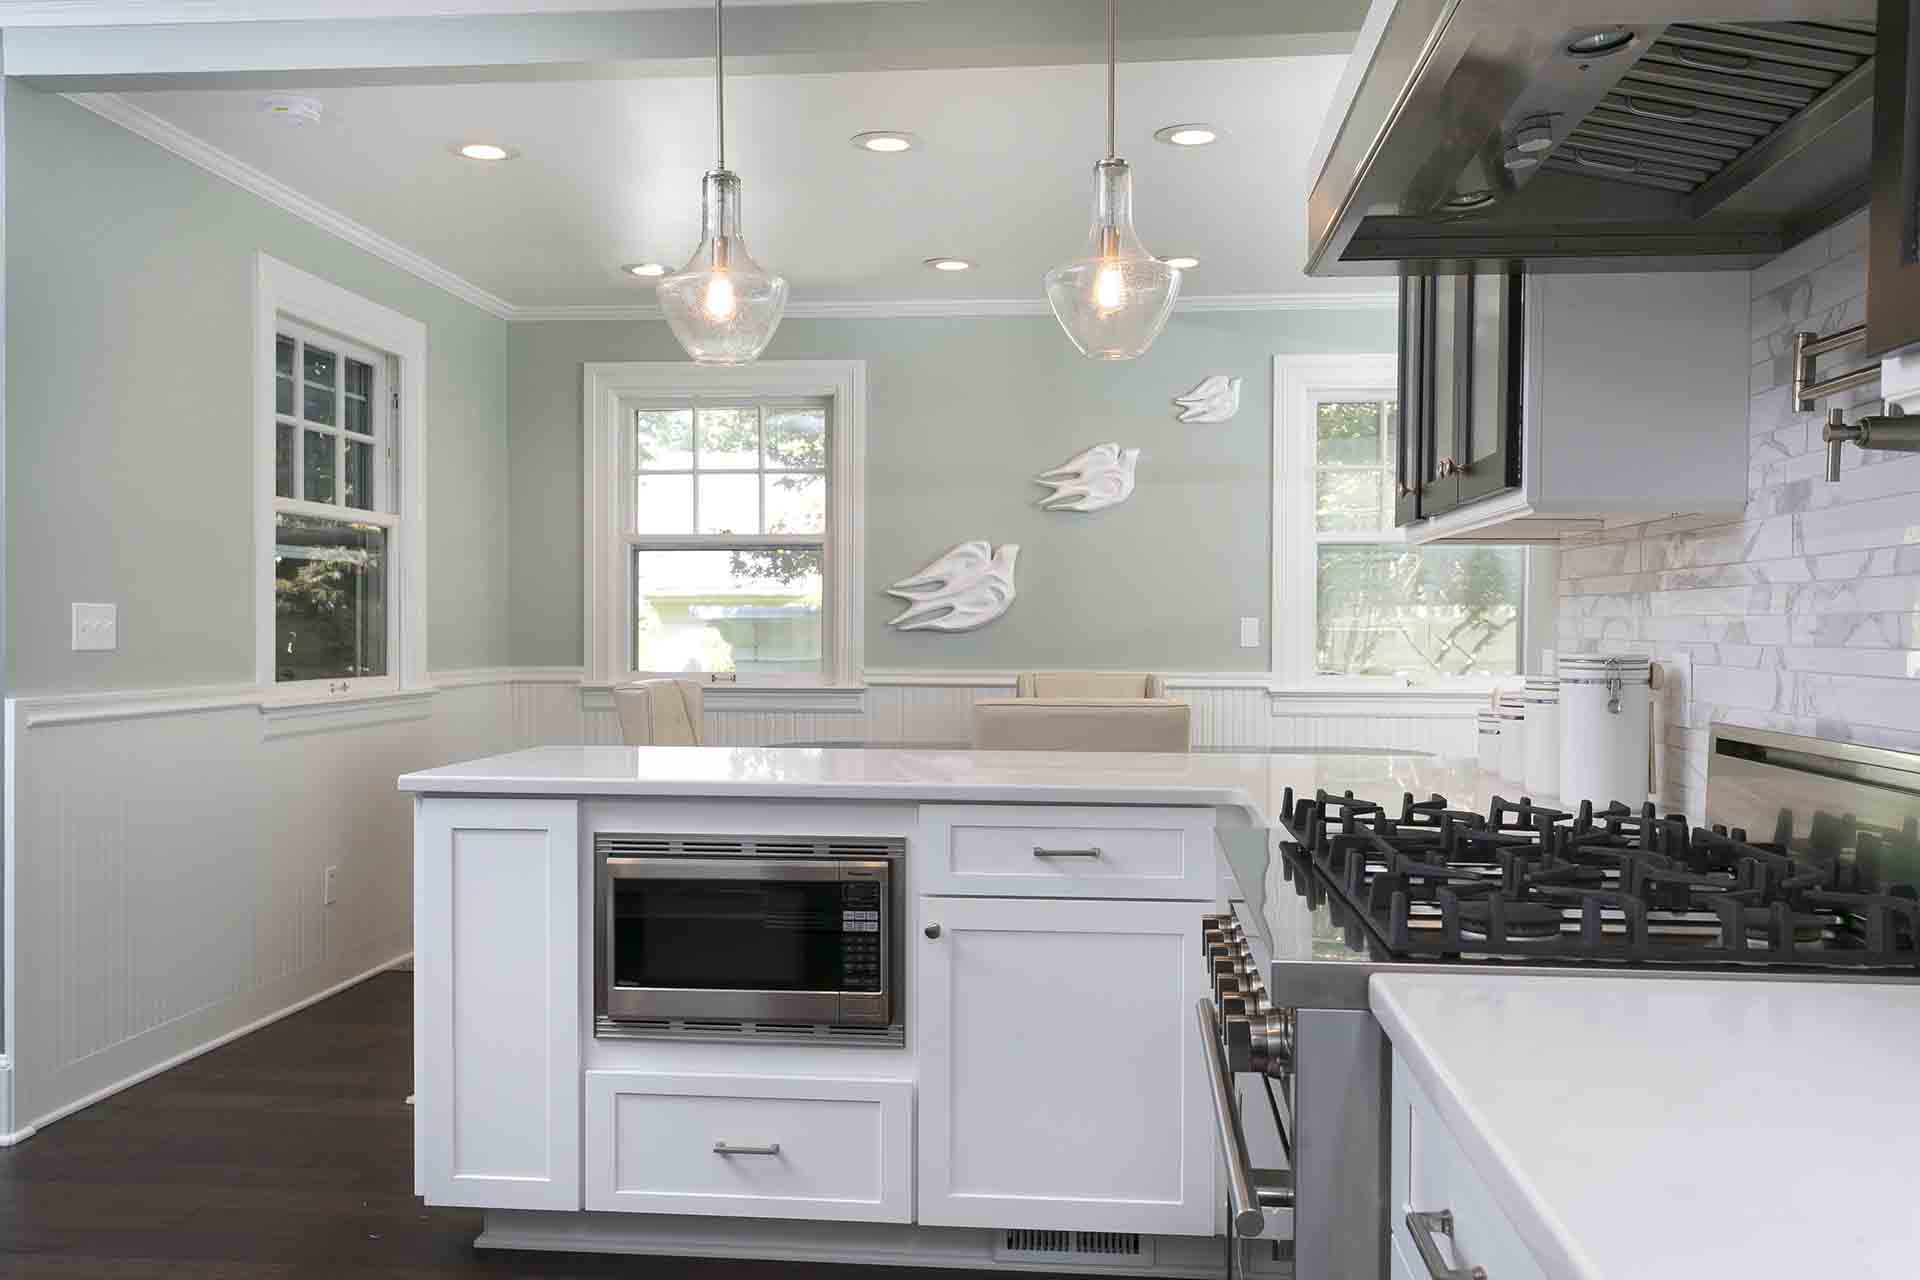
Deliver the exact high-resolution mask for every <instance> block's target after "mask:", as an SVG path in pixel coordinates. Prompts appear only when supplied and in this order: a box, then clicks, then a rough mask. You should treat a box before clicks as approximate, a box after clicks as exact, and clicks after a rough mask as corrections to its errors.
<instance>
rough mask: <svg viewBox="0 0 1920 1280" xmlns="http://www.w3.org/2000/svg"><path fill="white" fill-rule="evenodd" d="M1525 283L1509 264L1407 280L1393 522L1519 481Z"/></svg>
mask: <svg viewBox="0 0 1920 1280" xmlns="http://www.w3.org/2000/svg"><path fill="white" fill-rule="evenodd" d="M1521 286H1522V278H1521V276H1520V273H1519V272H1518V271H1516V270H1512V269H1510V268H1509V267H1508V266H1507V265H1506V264H1498V265H1493V266H1488V267H1485V268H1482V269H1480V270H1478V271H1476V272H1474V273H1472V274H1470V275H1448V276H1408V277H1406V278H1404V279H1402V281H1401V284H1400V434H1399V438H1398V440H1397V441H1396V444H1395V455H1396V462H1397V470H1398V477H1397V479H1398V484H1397V485H1396V486H1395V495H1396V501H1395V504H1394V523H1395V524H1397V525H1408V524H1412V523H1413V522H1414V521H1416V520H1423V519H1432V518H1433V517H1435V516H1440V515H1445V514H1446V513H1448V512H1450V511H1453V510H1455V509H1457V508H1458V507H1460V506H1463V505H1464V504H1466V503H1469V502H1476V501H1479V500H1480V499H1482V498H1486V497H1489V496H1492V495H1493V494H1496V493H1500V492H1503V491H1505V490H1507V489H1511V488H1513V487H1514V486H1516V485H1518V484H1519V483H1520V474H1519V468H1520V431H1521V406H1522V403H1523V399H1524V397H1523V394H1522V392H1523V387H1522V377H1521V374H1522V367H1523V363H1524V362H1523V360H1522V351H1523V343H1524V340H1525V329H1524V326H1523V325H1522V323H1521V315H1520V308H1521V299H1522V292H1523V291H1522V287H1521Z"/></svg>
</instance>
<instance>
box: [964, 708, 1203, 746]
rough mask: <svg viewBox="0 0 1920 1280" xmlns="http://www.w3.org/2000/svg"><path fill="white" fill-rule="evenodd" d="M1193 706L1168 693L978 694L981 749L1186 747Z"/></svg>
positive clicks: (976, 734) (976, 739)
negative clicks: (1127, 695)
mask: <svg viewBox="0 0 1920 1280" xmlns="http://www.w3.org/2000/svg"><path fill="white" fill-rule="evenodd" d="M1192 716H1193V709H1192V708H1191V707H1189V706H1188V705H1187V704H1186V703H1184V702H1177V701H1175V700H1174V699H1172V698H982V699H981V700H980V701H978V702H976V703H974V704H973V745H974V746H975V747H976V748H978V749H980V750H982V751H1187V750H1189V749H1191V742H1192V732H1193V730H1192Z"/></svg>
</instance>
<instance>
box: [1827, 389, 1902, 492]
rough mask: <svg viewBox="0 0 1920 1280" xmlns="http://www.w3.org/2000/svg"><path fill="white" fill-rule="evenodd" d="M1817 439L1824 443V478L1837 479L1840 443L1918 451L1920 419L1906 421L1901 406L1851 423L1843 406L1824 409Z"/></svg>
mask: <svg viewBox="0 0 1920 1280" xmlns="http://www.w3.org/2000/svg"><path fill="white" fill-rule="evenodd" d="M1820 438H1821V439H1822V440H1824V441H1826V443H1827V480H1828V481H1829V482H1837V481H1838V480H1839V479H1840V446H1841V445H1843V444H1845V443H1846V442H1847V441H1849V440H1851V441H1853V443H1854V444H1856V445H1858V446H1859V447H1860V448H1862V449H1889V450H1893V451H1896V452H1899V453H1920V418H1915V419H1914V420H1913V421H1911V422H1909V421H1907V419H1906V417H1905V415H1904V414H1903V413H1902V411H1901V409H1900V406H1898V405H1893V406H1891V412H1889V413H1885V414H1871V415H1869V416H1867V417H1864V418H1862V419H1860V420H1859V421H1858V422H1856V423H1854V424H1853V425H1852V426H1848V425H1847V415H1846V410H1844V409H1829V410H1827V424H1826V426H1825V427H1823V428H1821V431H1820Z"/></svg>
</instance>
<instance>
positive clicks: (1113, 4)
mask: <svg viewBox="0 0 1920 1280" xmlns="http://www.w3.org/2000/svg"><path fill="white" fill-rule="evenodd" d="M715 3H718V0H715ZM1119 7H1120V0H1107V159H1109V160H1111V159H1113V158H1114V151H1115V145H1114V140H1113V139H1114V128H1113V97H1114V94H1113V68H1114V63H1115V62H1116V61H1117V60H1118V59H1117V56H1116V46H1115V43H1114V28H1115V27H1116V26H1117V25H1118V24H1119V18H1118V16H1117V11H1118V10H1119Z"/></svg>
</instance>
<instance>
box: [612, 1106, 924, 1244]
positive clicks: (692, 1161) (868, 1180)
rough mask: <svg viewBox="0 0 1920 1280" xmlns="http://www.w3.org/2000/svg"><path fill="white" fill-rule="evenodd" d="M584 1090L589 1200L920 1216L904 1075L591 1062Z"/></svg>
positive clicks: (626, 1205)
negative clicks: (675, 1070) (596, 1066)
mask: <svg viewBox="0 0 1920 1280" xmlns="http://www.w3.org/2000/svg"><path fill="white" fill-rule="evenodd" d="M586 1092H587V1141H586V1158H587V1178H586V1207H587V1208H588V1209H599V1210H611V1211H614V1212H629V1213H690V1214H719V1215H732V1216H737V1217H751V1218H823V1219H826V1218H831V1219H840V1220H844V1221H850V1222H906V1221H909V1220H910V1219H911V1217H912V1213H913V1183H912V1176H913V1175H912V1156H913V1086H912V1085H911V1084H908V1083H906V1082H904V1081H874V1080H816V1079H803V1078H797V1077H785V1076H782V1077H773V1076H683V1075H655V1074H650V1073H644V1072H630V1071H589V1072H588V1073H587V1091H586ZM716 1148H724V1150H716Z"/></svg>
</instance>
